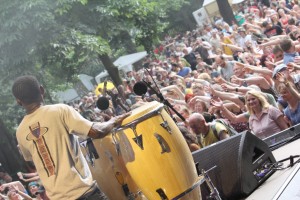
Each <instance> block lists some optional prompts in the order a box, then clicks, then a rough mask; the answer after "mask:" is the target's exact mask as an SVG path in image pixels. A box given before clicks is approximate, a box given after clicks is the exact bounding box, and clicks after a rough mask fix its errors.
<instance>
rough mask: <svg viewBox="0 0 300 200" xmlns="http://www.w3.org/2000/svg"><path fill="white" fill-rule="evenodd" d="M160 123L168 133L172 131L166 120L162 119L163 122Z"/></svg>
mask: <svg viewBox="0 0 300 200" xmlns="http://www.w3.org/2000/svg"><path fill="white" fill-rule="evenodd" d="M160 125H161V127H163V128H164V129H166V130H167V131H168V132H169V133H172V131H171V128H170V126H169V124H168V122H167V121H164V122H163V123H161V124H160Z"/></svg>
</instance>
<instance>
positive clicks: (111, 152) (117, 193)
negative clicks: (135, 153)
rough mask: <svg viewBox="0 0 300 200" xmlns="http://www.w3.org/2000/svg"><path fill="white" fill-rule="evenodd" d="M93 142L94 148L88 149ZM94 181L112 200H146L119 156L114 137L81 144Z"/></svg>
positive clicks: (109, 136)
mask: <svg viewBox="0 0 300 200" xmlns="http://www.w3.org/2000/svg"><path fill="white" fill-rule="evenodd" d="M88 142H92V146H91V147H92V148H91V147H90V148H89V147H88V146H89V144H87V143H88ZM80 146H81V150H82V152H83V154H84V155H85V158H86V159H87V161H88V164H89V168H90V170H91V172H92V176H93V178H94V180H96V182H97V183H98V185H99V187H100V188H101V190H102V191H103V192H104V193H105V194H106V196H107V197H108V198H109V199H110V200H129V199H130V200H145V199H146V198H145V197H144V195H143V194H142V193H141V190H140V189H139V188H138V187H137V185H136V184H135V183H134V181H133V180H132V178H131V176H130V175H129V173H128V171H127V169H126V167H125V164H124V161H123V159H122V157H121V156H120V155H118V154H120V152H119V151H118V149H117V147H116V146H115V143H114V141H113V140H112V136H111V135H108V136H106V137H105V138H102V139H93V140H86V141H83V142H81V143H80Z"/></svg>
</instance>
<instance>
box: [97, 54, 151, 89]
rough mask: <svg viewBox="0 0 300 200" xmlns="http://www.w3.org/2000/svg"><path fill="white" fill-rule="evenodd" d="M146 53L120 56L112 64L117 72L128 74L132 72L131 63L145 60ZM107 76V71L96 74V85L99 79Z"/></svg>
mask: <svg viewBox="0 0 300 200" xmlns="http://www.w3.org/2000/svg"><path fill="white" fill-rule="evenodd" d="M147 55H148V54H147V52H146V51H142V52H138V53H133V54H128V55H126V56H121V57H119V58H118V59H117V60H116V61H115V62H113V63H114V65H115V66H116V67H118V69H119V70H122V71H123V72H125V73H126V72H128V71H132V70H133V66H132V64H133V63H136V62H137V61H139V60H141V59H143V58H145V57H146V56H147ZM106 76H108V73H107V71H106V70H105V71H103V72H101V73H100V74H98V75H97V76H96V77H95V80H96V82H97V83H100V79H101V78H103V77H106Z"/></svg>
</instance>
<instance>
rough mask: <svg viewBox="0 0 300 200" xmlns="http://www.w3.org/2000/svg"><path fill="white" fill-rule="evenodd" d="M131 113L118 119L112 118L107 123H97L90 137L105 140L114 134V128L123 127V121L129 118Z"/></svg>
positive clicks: (91, 130)
mask: <svg viewBox="0 0 300 200" xmlns="http://www.w3.org/2000/svg"><path fill="white" fill-rule="evenodd" d="M129 115H130V113H125V114H123V115H119V116H117V117H114V118H111V119H110V120H109V121H107V122H95V123H94V124H93V125H92V127H91V129H90V130H89V133H88V136H89V137H91V138H103V137H105V136H106V135H108V134H109V133H111V132H112V130H113V128H115V127H118V126H121V124H122V121H123V120H124V119H125V118H126V117H127V116H129Z"/></svg>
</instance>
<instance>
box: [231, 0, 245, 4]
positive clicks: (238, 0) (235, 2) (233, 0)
mask: <svg viewBox="0 0 300 200" xmlns="http://www.w3.org/2000/svg"><path fill="white" fill-rule="evenodd" d="M243 1H245V0H232V4H238V3H242V2H243Z"/></svg>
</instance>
